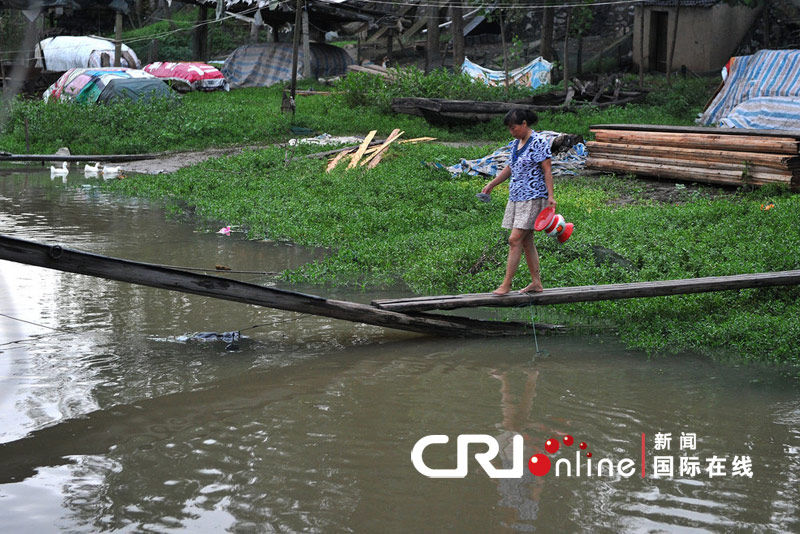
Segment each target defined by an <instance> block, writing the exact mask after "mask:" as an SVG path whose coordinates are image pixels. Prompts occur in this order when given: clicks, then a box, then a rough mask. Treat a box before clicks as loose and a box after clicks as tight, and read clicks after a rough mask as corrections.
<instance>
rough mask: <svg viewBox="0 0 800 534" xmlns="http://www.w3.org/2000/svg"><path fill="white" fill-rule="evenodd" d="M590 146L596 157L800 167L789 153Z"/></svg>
mask: <svg viewBox="0 0 800 534" xmlns="http://www.w3.org/2000/svg"><path fill="white" fill-rule="evenodd" d="M586 148H587V149H588V151H589V154H591V155H592V156H594V155H601V154H602V155H607V154H629V155H642V156H653V157H662V158H673V159H675V160H693V161H695V160H696V161H715V162H719V163H744V162H745V161H746V162H749V163H751V164H755V165H762V166H764V167H771V168H773V169H789V168H794V167H796V166H800V157H797V156H789V155H787V154H765V153H761V152H744V151H743V152H734V151H731V150H705V149H701V148H681V147H663V146H652V145H633V144H620V143H602V142H599V141H587V142H586ZM743 148H746V147H743Z"/></svg>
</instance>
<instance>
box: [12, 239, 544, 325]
mask: <svg viewBox="0 0 800 534" xmlns="http://www.w3.org/2000/svg"><path fill="white" fill-rule="evenodd" d="M0 259H3V260H9V261H15V262H18V263H24V264H27V265H36V266H39V267H46V268H49V269H56V270H59V271H65V272H70V273H78V274H85V275H89V276H97V277H100V278H106V279H109V280H117V281H120V282H129V283H133V284H140V285H145V286H150V287H157V288H161V289H168V290H171V291H180V292H183V293H192V294H195V295H204V296H207V297H213V298H219V299H223V300H230V301H234V302H242V303H245V304H253V305H256V306H265V307H269V308H276V309H279V310H287V311H293V312H300V313H309V314H313V315H321V316H325V317H333V318H335V319H343V320H345V321H353V322H359V323H366V324H372V325H376V326H383V327H387V328H395V329H398V330H407V331H411V332H420V333H425V334H434V335H444V336H460V337H465V336H499V335H513V334H521V333H525V332H526V331H529V329H530V326H531V325H530V324H528V323H510V322H495V321H482V320H478V319H470V318H466V317H450V316H448V315H434V314H422V313H416V314H405V313H398V312H394V311H388V310H380V309H378V308H375V307H373V306H370V305H367V304H360V303H357V302H347V301H342V300H331V299H326V298H324V297H319V296H316V295H308V294H305V293H298V292H295V291H287V290H283V289H276V288H271V287H264V286H259V285H257V284H251V283H247V282H239V281H237V280H230V279H226V278H222V277H219V276H210V275H204V274H197V273H192V272H188V271H184V270H180V269H174V268H171V267H164V266H161V265H153V264H148V263H141V262H135V261H130V260H123V259H119V258H111V257H108V256H102V255H99V254H91V253H88V252H81V251H77V250H71V249H67V248H63V247H61V246H58V245H55V246H51V245H44V244H41V243H34V242H31V241H27V240H23V239H17V238H14V237H8V236H2V235H0Z"/></svg>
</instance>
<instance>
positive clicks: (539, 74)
mask: <svg viewBox="0 0 800 534" xmlns="http://www.w3.org/2000/svg"><path fill="white" fill-rule="evenodd" d="M552 68H553V64H552V63H550V62H549V61H547V60H545V59H543V58H541V57H537V58H536V59H534V60H533V61H531V62H530V63H528V64H527V65H525V66H523V67H520V68H518V69H514V70H510V71H508V77H509V78H510V81H511V83H513V84H515V85H524V86H526V87H530V88H531V89H536V88H537V87H539V86H541V85H546V84H549V83H550V70H551V69H552ZM461 71H462V72H466V73H467V74H469V75H470V76H471V77H472V78H475V79H476V80H481V81H483V82H484V83H486V84H488V85H504V84H505V81H506V73H505V72H503V71H499V70H490V69H485V68H483V67H481V66H480V65H478V64H477V63H473V62H472V61H470V60H469V59H468V58H464V64H463V65H462V66H461Z"/></svg>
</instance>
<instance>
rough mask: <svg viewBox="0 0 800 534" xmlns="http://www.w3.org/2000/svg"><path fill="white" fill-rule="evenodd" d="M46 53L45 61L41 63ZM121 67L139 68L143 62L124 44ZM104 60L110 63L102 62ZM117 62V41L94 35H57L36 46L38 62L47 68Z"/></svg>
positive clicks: (101, 64)
mask: <svg viewBox="0 0 800 534" xmlns="http://www.w3.org/2000/svg"><path fill="white" fill-rule="evenodd" d="M42 55H44V64H42ZM120 61H121V66H122V67H129V68H132V69H138V68H140V67H141V66H142V64H141V62H140V61H139V58H137V57H136V53H135V52H134V51H133V50H131V49H130V48H129V47H128V46H127V45H125V44H123V45H122V57H121V58H120ZM103 63H108V64H107V65H103ZM113 64H114V43H112V42H111V41H106V40H105V39H97V38H94V37H72V36H67V35H63V36H58V37H49V38H47V39H43V40H41V41H39V44H38V46H37V47H36V66H37V67H39V68H46V69H47V70H48V71H54V72H61V71H65V70H69V69H73V68H82V67H103V66H106V67H109V66H112V65H113Z"/></svg>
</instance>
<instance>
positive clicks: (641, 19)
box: [637, 6, 644, 89]
mask: <svg viewBox="0 0 800 534" xmlns="http://www.w3.org/2000/svg"><path fill="white" fill-rule="evenodd" d="M637 9H639V11H640V12H641V17H639V89H643V88H644V7H642V6H639V7H638V8H637Z"/></svg>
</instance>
